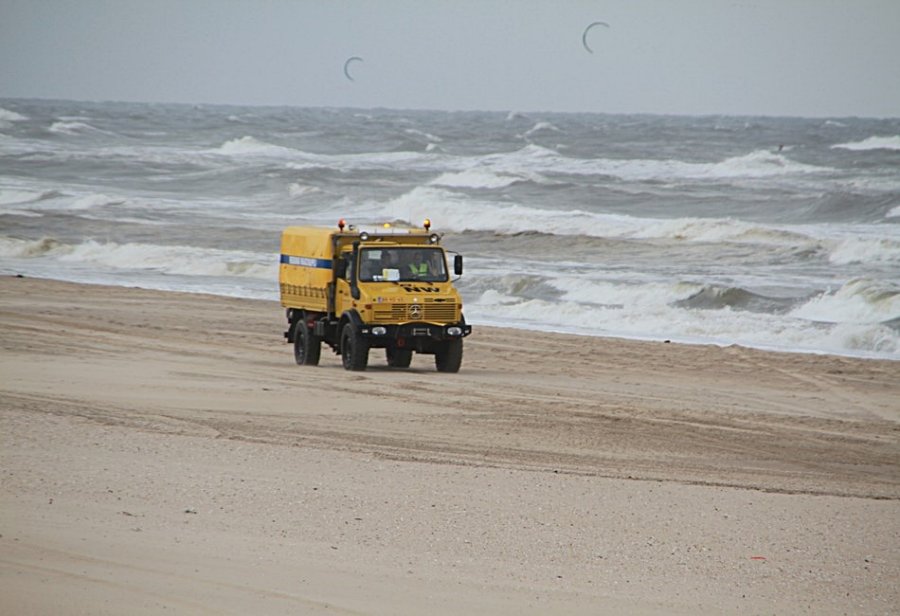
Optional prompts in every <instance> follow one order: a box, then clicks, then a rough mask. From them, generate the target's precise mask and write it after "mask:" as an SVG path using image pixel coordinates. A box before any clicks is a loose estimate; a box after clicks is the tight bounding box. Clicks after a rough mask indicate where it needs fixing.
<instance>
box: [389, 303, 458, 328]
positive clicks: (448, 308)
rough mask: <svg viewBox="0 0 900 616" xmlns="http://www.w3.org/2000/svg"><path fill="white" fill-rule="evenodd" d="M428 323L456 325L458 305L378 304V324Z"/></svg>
mask: <svg viewBox="0 0 900 616" xmlns="http://www.w3.org/2000/svg"><path fill="white" fill-rule="evenodd" d="M409 321H428V322H431V323H455V322H457V321H459V310H458V304H456V303H454V302H428V301H426V302H425V303H422V304H376V306H375V322H376V323H406V322H409Z"/></svg>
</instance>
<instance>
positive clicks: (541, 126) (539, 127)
mask: <svg viewBox="0 0 900 616" xmlns="http://www.w3.org/2000/svg"><path fill="white" fill-rule="evenodd" d="M541 131H555V132H557V133H558V132H560V130H559V128H557V127H556V126H554V125H553V124H551V123H550V122H537V123H536V124H535V125H534V126H532V127H531V128H530V129H528V130H527V131H525V134H524V135H523V136H524V137H530V136H531V135H533V134H535V133H539V132H541Z"/></svg>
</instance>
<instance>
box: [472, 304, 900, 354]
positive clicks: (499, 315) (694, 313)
mask: <svg viewBox="0 0 900 616" xmlns="http://www.w3.org/2000/svg"><path fill="white" fill-rule="evenodd" d="M628 296H630V297H632V298H634V297H644V298H648V299H649V298H651V297H652V293H650V292H646V293H645V292H644V291H642V290H640V289H631V290H629V291H627V292H626V297H622V296H620V298H622V299H628ZM466 316H467V318H468V320H469V321H470V322H473V323H476V324H484V325H500V326H505V327H523V328H537V329H550V330H551V331H561V332H569V333H577V334H587V335H594V336H596V335H603V336H617V337H623V338H638V339H648V340H662V339H666V340H672V341H676V342H686V343H703V344H709V343H713V344H743V345H746V346H752V347H757V348H764V349H775V350H788V351H807V352H823V351H824V352H833V353H839V354H845V355H846V354H854V355H855V354H859V355H863V356H878V357H895V356H897V355H898V354H900V333H898V332H897V331H895V330H894V329H892V328H891V327H889V326H887V325H885V324H883V323H880V322H872V323H835V322H822V321H816V320H809V319H806V318H803V317H798V316H796V315H794V314H783V313H782V314H773V313H767V312H754V311H740V310H732V309H731V308H730V307H728V306H726V307H723V308H720V309H696V308H686V307H684V306H678V305H673V304H669V303H665V302H661V301H642V302H630V303H626V302H622V303H620V304H616V303H613V302H604V303H583V302H576V301H559V300H552V299H541V298H527V299H526V298H521V297H516V296H514V295H511V294H509V293H505V292H502V291H497V290H487V291H485V292H484V293H482V294H481V295H480V296H479V297H477V298H475V299H470V300H468V301H467V310H466Z"/></svg>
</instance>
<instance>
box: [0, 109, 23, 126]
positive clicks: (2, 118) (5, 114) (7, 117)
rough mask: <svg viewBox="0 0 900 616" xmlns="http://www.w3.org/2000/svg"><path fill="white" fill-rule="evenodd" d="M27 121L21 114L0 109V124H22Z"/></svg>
mask: <svg viewBox="0 0 900 616" xmlns="http://www.w3.org/2000/svg"><path fill="white" fill-rule="evenodd" d="M27 119H28V118H27V117H25V116H23V115H22V114H21V113H16V112H15V111H10V110H9V109H4V108H3V107H0V122H24V121H26V120H27Z"/></svg>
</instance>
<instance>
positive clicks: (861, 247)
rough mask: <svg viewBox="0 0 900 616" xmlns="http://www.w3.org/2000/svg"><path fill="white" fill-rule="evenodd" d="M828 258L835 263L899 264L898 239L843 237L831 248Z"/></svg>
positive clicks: (899, 244)
mask: <svg viewBox="0 0 900 616" xmlns="http://www.w3.org/2000/svg"><path fill="white" fill-rule="evenodd" d="M828 260H829V261H830V262H831V263H833V264H835V265H849V264H851V263H897V264H898V265H900V241H897V240H892V239H887V238H867V237H850V238H845V239H843V240H840V241H839V242H838V244H837V246H835V247H834V248H833V249H832V250H831V252H830V254H829V255H828Z"/></svg>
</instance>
